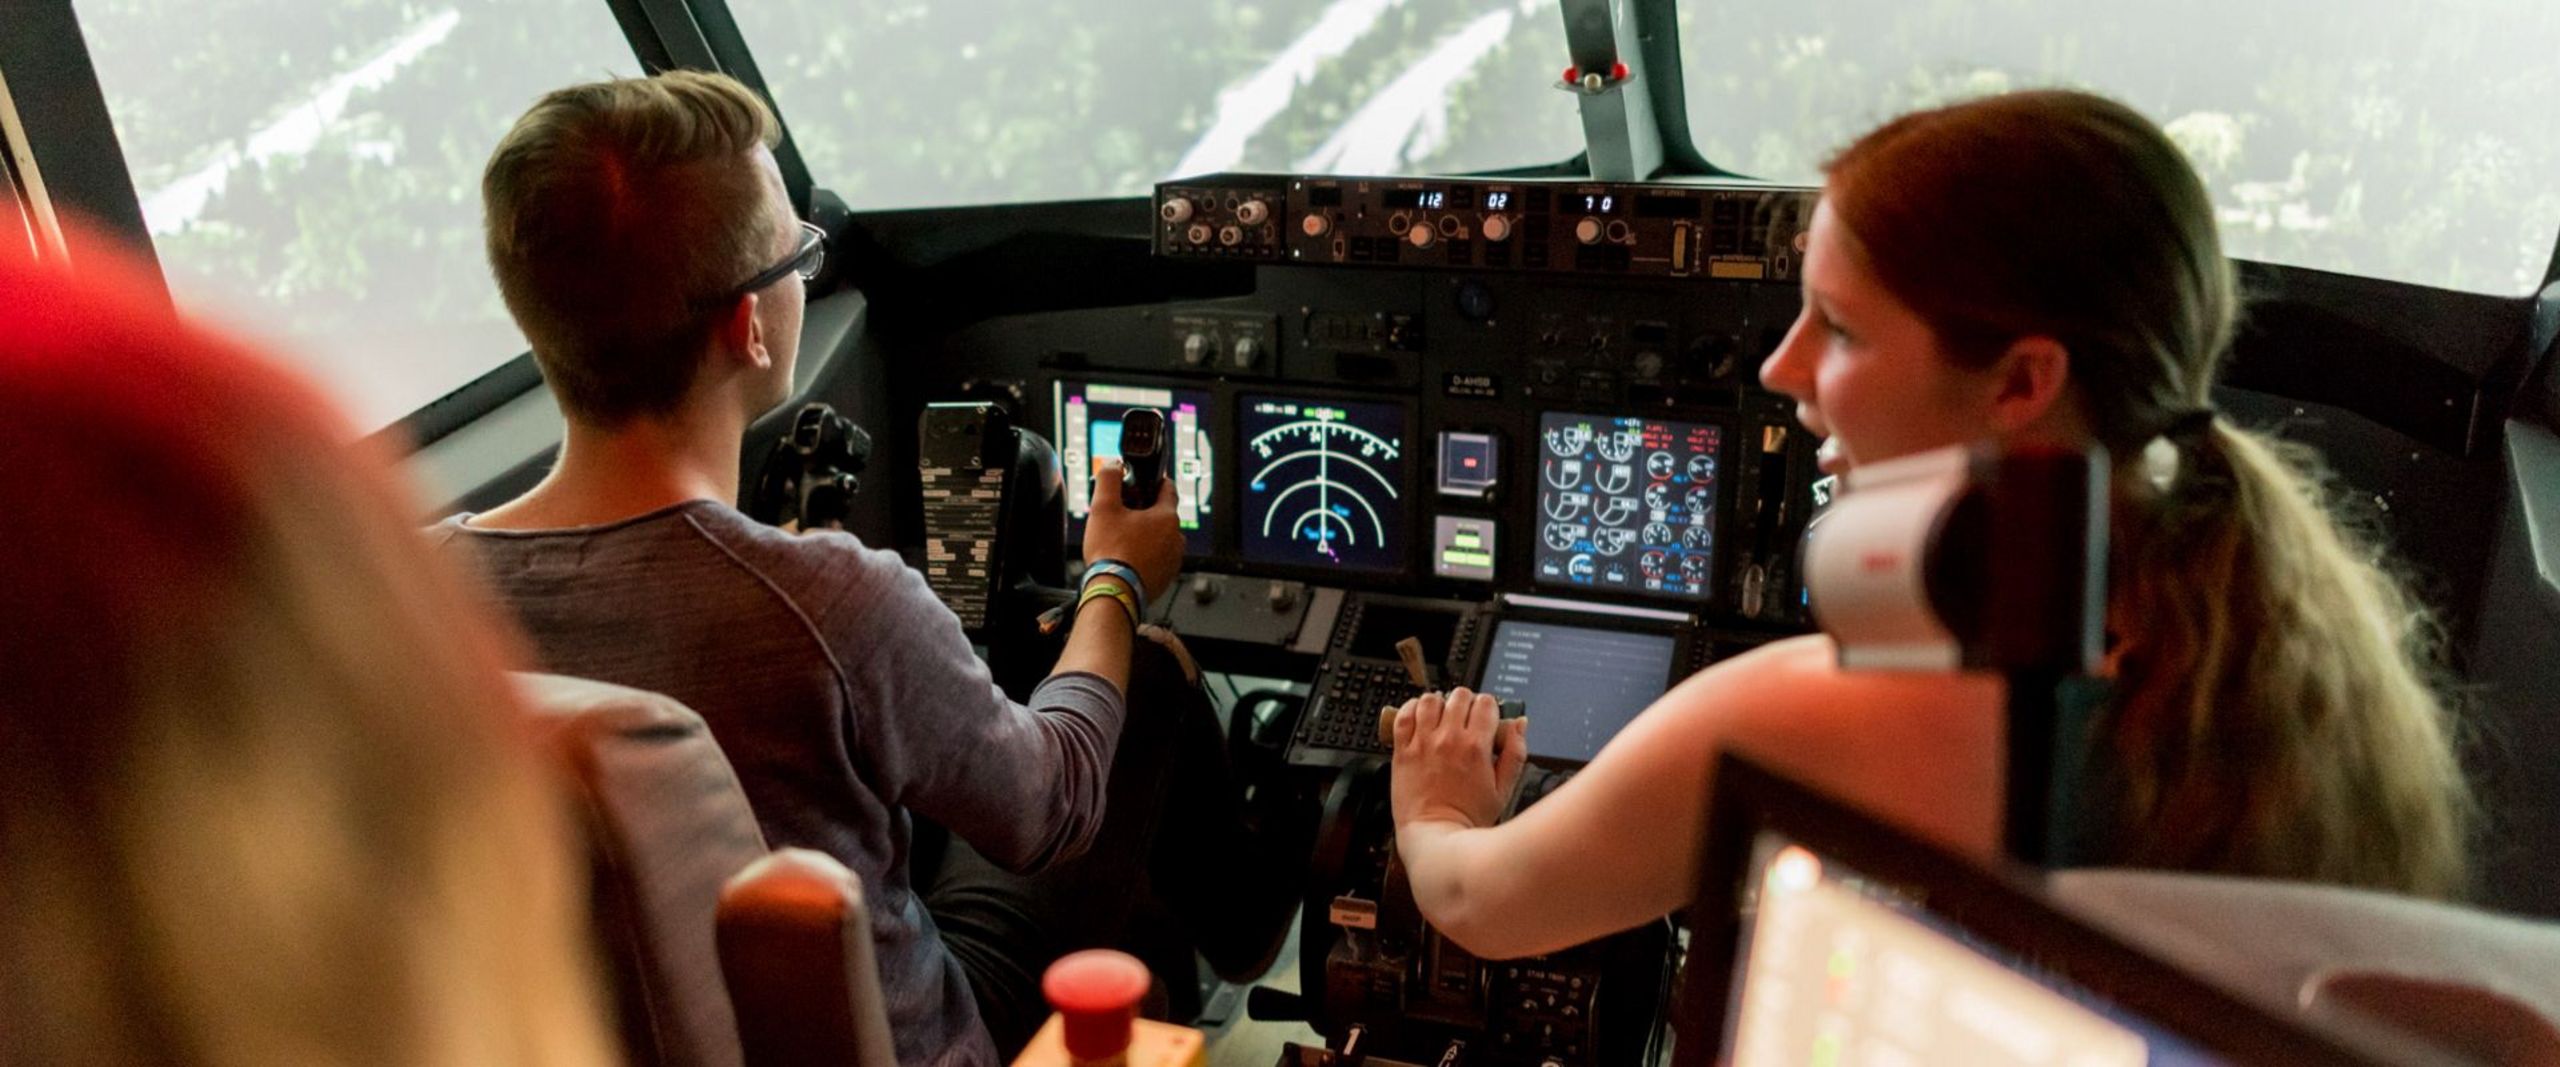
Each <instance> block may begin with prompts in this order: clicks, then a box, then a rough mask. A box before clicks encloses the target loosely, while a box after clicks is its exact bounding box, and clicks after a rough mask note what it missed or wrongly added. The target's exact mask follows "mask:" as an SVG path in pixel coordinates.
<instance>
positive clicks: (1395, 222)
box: [1387, 211, 1413, 237]
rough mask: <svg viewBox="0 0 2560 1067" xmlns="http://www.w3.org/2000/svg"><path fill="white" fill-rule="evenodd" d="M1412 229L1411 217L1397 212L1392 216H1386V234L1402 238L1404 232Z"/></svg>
mask: <svg viewBox="0 0 2560 1067" xmlns="http://www.w3.org/2000/svg"><path fill="white" fill-rule="evenodd" d="M1412 228H1413V216H1411V215H1407V214H1405V213H1404V212H1401V211H1399V212H1396V213H1395V214H1393V215H1389V216H1387V232H1388V233H1392V234H1394V235H1396V236H1398V237H1402V236H1404V232H1405V231H1406V230H1410V229H1412Z"/></svg>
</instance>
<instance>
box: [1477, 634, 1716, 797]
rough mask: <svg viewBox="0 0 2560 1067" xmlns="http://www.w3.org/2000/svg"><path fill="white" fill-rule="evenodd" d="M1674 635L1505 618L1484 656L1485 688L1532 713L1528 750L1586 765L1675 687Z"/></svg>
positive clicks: (1544, 757) (1551, 757) (1542, 755)
mask: <svg viewBox="0 0 2560 1067" xmlns="http://www.w3.org/2000/svg"><path fill="white" fill-rule="evenodd" d="M1674 644H1675V641H1674V639H1673V638H1672V637H1671V636H1670V635H1668V634H1648V633H1618V632H1614V631H1610V630H1593V629H1587V628H1585V627H1580V626H1563V625H1559V624H1556V623H1545V622H1530V621H1527V620H1524V619H1504V620H1502V621H1501V622H1499V623H1497V624H1495V626H1494V629H1493V651H1492V652H1491V653H1490V654H1489V655H1487V656H1486V657H1485V661H1484V685H1483V689H1484V691H1485V692H1488V693H1491V694H1493V695H1495V696H1497V697H1501V698H1502V699H1503V700H1505V701H1508V702H1512V703H1516V704H1519V705H1521V706H1522V707H1523V710H1525V711H1526V712H1527V713H1528V717H1529V754H1530V755H1532V756H1537V757H1540V758H1543V759H1559V760H1574V761H1576V762H1583V763H1588V762H1590V761H1591V758H1592V757H1594V756H1597V755H1599V754H1600V747H1601V746H1602V745H1606V744H1608V743H1609V739H1610V738H1612V737H1616V736H1618V731H1619V730H1620V729H1622V728H1624V727H1625V726H1626V725H1627V723H1629V722H1630V721H1633V720H1634V719H1635V717H1636V713H1637V712H1640V711H1643V710H1644V709H1645V708H1647V707H1650V706H1651V705H1652V704H1653V702H1654V700H1655V698H1657V697H1660V696H1661V695H1662V693H1663V690H1665V689H1667V688H1669V687H1670V685H1671V655H1672V649H1673V646H1674Z"/></svg>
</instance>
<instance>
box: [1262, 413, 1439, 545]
mask: <svg viewBox="0 0 2560 1067" xmlns="http://www.w3.org/2000/svg"><path fill="white" fill-rule="evenodd" d="M1238 406H1239V407H1240V408H1241V409H1242V410H1241V411H1240V412H1239V415H1240V416H1241V418H1240V419H1239V422H1240V424H1241V425H1240V427H1239V429H1240V430H1241V431H1242V433H1243V437H1244V447H1243V449H1242V457H1241V460H1240V466H1239V467H1238V469H1239V470H1240V471H1241V472H1242V473H1243V475H1244V501H1243V503H1244V507H1243V513H1244V555H1245V558H1246V559H1248V560H1251V561H1253V562H1255V563H1268V564H1279V565H1288V566H1300V567H1329V568H1338V569H1342V570H1357V571H1399V570H1402V569H1404V564H1405V557H1406V555H1407V554H1408V553H1407V552H1406V547H1405V546H1406V540H1405V539H1406V536H1407V534H1406V529H1405V504H1404V500H1403V495H1404V491H1405V477H1404V475H1405V470H1404V463H1405V441H1404V434H1405V410H1404V408H1403V407H1402V406H1401V405H1397V404H1381V403H1374V402H1369V401H1360V400H1302V399H1291V398H1288V397H1275V396H1251V395H1248V396H1245V397H1242V398H1241V400H1240V403H1239V405H1238Z"/></svg>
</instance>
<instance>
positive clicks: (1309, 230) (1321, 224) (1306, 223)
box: [1298, 211, 1333, 237]
mask: <svg viewBox="0 0 2560 1067" xmlns="http://www.w3.org/2000/svg"><path fill="white" fill-rule="evenodd" d="M1298 232H1299V233H1303V234H1306V235H1307V236H1309V237H1322V236H1324V235H1325V234H1328V233H1331V232H1333V220H1332V219H1329V218H1326V217H1325V214H1324V212H1321V211H1310V212H1307V217H1306V218H1303V219H1299V220H1298Z"/></svg>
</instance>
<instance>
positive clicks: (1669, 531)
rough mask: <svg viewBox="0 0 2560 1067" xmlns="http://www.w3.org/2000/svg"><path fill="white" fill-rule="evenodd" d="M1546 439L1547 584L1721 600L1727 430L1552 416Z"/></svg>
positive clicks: (1541, 538)
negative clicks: (1718, 578) (1720, 522)
mask: <svg viewBox="0 0 2560 1067" xmlns="http://www.w3.org/2000/svg"><path fill="white" fill-rule="evenodd" d="M1538 431H1539V444H1540V450H1539V456H1538V516H1537V519H1538V543H1537V544H1536V545H1535V546H1533V550H1534V552H1535V557H1534V558H1535V565H1534V571H1535V575H1536V580H1537V582H1538V583H1539V584H1541V585H1561V586H1575V587H1581V588H1587V589H1592V590H1595V591H1604V592H1625V593H1642V594H1650V595H1656V596H1671V597H1680V598H1683V599H1687V600H1705V599H1707V598H1708V597H1709V596H1710V595H1712V594H1713V592H1714V589H1715V577H1714V575H1715V539H1716V489H1717V465H1718V463H1720V462H1721V457H1722V455H1723V451H1724V449H1723V444H1724V429H1723V427H1720V426H1716V425H1713V424H1709V423H1694V422H1674V421H1670V420H1667V419H1645V418H1619V417H1612V416H1607V415H1576V414H1570V413H1565V412H1553V411H1551V412H1546V413H1544V414H1541V415H1540V416H1539V417H1538Z"/></svg>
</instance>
